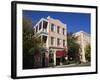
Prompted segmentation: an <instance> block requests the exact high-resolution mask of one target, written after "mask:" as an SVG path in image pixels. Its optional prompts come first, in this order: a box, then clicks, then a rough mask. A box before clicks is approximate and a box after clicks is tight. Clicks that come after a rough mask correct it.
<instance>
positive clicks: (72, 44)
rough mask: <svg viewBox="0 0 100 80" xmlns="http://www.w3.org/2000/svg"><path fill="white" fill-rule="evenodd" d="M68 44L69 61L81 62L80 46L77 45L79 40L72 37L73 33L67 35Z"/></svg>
mask: <svg viewBox="0 0 100 80" xmlns="http://www.w3.org/2000/svg"><path fill="white" fill-rule="evenodd" d="M67 42H68V44H67V45H68V59H69V60H71V61H75V62H80V59H79V48H80V45H79V44H78V43H77V39H76V38H75V37H74V36H73V35H72V33H68V35H67Z"/></svg>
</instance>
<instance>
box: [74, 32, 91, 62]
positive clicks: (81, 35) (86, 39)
mask: <svg viewBox="0 0 100 80" xmlns="http://www.w3.org/2000/svg"><path fill="white" fill-rule="evenodd" d="M73 36H74V37H76V38H77V42H78V43H79V44H80V48H81V49H80V61H81V62H86V58H85V47H86V45H88V44H90V43H91V39H90V34H88V33H86V32H84V31H79V32H76V33H74V34H73Z"/></svg>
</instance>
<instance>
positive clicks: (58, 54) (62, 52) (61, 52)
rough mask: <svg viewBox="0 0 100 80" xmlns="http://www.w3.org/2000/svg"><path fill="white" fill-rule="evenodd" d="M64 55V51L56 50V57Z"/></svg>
mask: <svg viewBox="0 0 100 80" xmlns="http://www.w3.org/2000/svg"><path fill="white" fill-rule="evenodd" d="M64 56H65V51H56V57H57V58H61V57H64Z"/></svg>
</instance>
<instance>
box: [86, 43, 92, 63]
mask: <svg viewBox="0 0 100 80" xmlns="http://www.w3.org/2000/svg"><path fill="white" fill-rule="evenodd" d="M85 57H86V60H87V61H90V60H91V46H90V44H88V45H86V47H85Z"/></svg>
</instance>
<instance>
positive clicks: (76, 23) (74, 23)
mask: <svg viewBox="0 0 100 80" xmlns="http://www.w3.org/2000/svg"><path fill="white" fill-rule="evenodd" d="M48 16H50V17H52V18H54V19H59V20H60V21H61V22H63V23H64V24H67V29H68V30H67V31H68V32H72V33H74V32H78V31H85V32H87V33H89V34H90V32H91V14H90V13H75V12H51V11H33V10H32V11H31V10H23V17H28V18H30V19H32V22H33V23H36V22H37V21H39V20H40V19H41V18H47V17H48Z"/></svg>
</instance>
